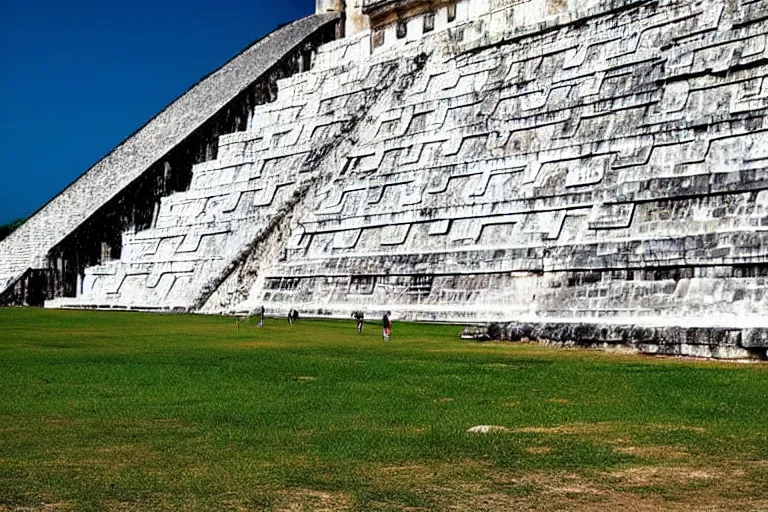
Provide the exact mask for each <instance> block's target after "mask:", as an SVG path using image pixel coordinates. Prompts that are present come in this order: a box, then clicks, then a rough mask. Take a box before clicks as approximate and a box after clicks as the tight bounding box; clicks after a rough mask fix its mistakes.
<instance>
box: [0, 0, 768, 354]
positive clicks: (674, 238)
mask: <svg viewBox="0 0 768 512" xmlns="http://www.w3.org/2000/svg"><path fill="white" fill-rule="evenodd" d="M321 4H322V5H321V6H320V7H321V8H323V9H324V8H327V6H328V5H331V7H332V8H334V7H333V5H335V4H334V3H333V2H321ZM332 4H333V5H332ZM385 4H386V5H385ZM424 5H426V4H424ZM354 7H355V9H356V11H355V15H358V14H359V13H360V12H369V13H372V15H374V17H373V18H372V19H371V23H372V26H373V31H372V32H367V31H363V32H361V33H360V34H358V35H355V36H352V37H347V38H346V39H343V40H339V41H335V42H332V43H329V44H327V45H324V46H323V47H321V48H320V50H319V52H318V54H317V56H316V58H315V59H314V61H313V62H314V65H313V68H312V69H311V70H310V71H308V72H306V73H302V74H299V75H295V76H293V77H291V78H287V79H284V80H281V81H280V82H279V91H278V94H277V98H276V100H275V101H274V102H272V103H269V104H267V105H262V106H257V107H255V108H254V109H253V115H252V116H251V118H250V119H249V123H248V127H247V130H245V131H241V132H237V133H233V134H229V135H222V136H221V137H219V139H218V151H217V154H216V157H215V159H212V160H210V161H206V162H202V163H199V164H197V165H196V166H195V167H194V168H193V169H192V173H191V178H190V183H189V187H188V189H187V190H185V191H183V192H178V193H173V194H171V195H168V196H167V197H164V198H163V200H162V203H161V204H160V205H159V207H158V211H157V214H156V216H155V218H154V221H153V224H152V226H151V227H150V229H145V230H141V231H138V232H129V233H126V234H125V235H124V239H123V241H122V244H121V247H122V251H121V254H120V259H119V260H118V261H111V262H106V263H104V264H103V265H99V266H95V267H92V268H90V269H88V270H87V271H86V273H85V276H84V279H83V286H82V292H81V293H80V294H79V296H78V297H77V298H76V299H66V300H59V301H56V302H53V303H51V305H61V306H70V307H115V306H117V307H135V308H140V309H151V308H182V309H194V310H200V311H204V312H222V311H233V310H250V309H253V308H254V307H257V306H260V305H262V304H264V305H266V307H267V308H268V309H270V310H274V311H276V312H277V311H287V310H288V309H290V308H292V307H298V308H299V309H300V310H302V312H303V313H305V314H320V315H339V316H345V317H347V316H349V312H351V311H353V310H358V309H367V310H369V311H370V312H372V313H373V312H378V311H383V310H391V311H393V312H394V313H395V315H396V316H397V317H399V318H403V319H417V320H430V321H453V322H491V321H496V322H509V321H517V322H519V324H514V325H513V326H510V327H509V328H508V333H509V336H510V337H512V338H522V337H526V338H531V339H542V340H552V341H555V342H578V343H584V344H596V345H599V344H608V345H612V344H629V345H632V346H636V347H638V348H639V349H640V350H643V351H646V352H651V353H670V354H675V353H679V354H687V355H703V356H708V357H741V356H746V355H749V354H750V352H749V350H753V349H760V348H762V347H763V345H764V344H765V341H764V340H765V335H764V332H763V329H766V328H768V285H767V284H766V283H767V282H768V281H767V280H768V5H766V3H765V2H761V1H752V0H685V1H672V0H653V1H651V0H610V1H609V0H603V1H600V0H568V1H559V0H558V1H557V2H553V1H551V0H515V1H504V0H463V1H460V2H457V3H455V5H454V4H453V3H452V2H433V3H431V4H429V8H428V9H426V8H423V5H422V4H420V3H419V2H412V1H403V2H364V3H362V2H357V3H355V6H354ZM398 9H404V10H403V11H398ZM376 13H380V17H378V18H377V17H375V16H379V14H376ZM392 13H395V14H398V15H402V14H407V15H408V16H401V17H399V18H398V17H397V16H395V17H394V18H391V14H392ZM348 14H349V13H348ZM348 21H349V18H348ZM358 28H359V27H358ZM38 229H43V228H42V227H39V228H38ZM2 248H3V246H2V245H0V250H2ZM44 256H45V254H43V253H35V254H31V255H28V257H27V256H25V257H24V258H26V259H25V261H30V260H32V259H34V258H40V257H44ZM21 266H23V265H21ZM29 266H34V265H29V264H27V267H29ZM10 274H12V273H10ZM10 274H7V275H10ZM621 326H624V327H621ZM627 326H628V327H627ZM744 329H752V330H751V331H750V330H744Z"/></svg>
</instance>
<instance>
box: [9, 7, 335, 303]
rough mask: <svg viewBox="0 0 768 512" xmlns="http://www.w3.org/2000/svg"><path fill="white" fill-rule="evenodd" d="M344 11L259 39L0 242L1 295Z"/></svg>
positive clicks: (317, 16)
mask: <svg viewBox="0 0 768 512" xmlns="http://www.w3.org/2000/svg"><path fill="white" fill-rule="evenodd" d="M337 19H338V14H335V13H328V14H317V15H312V16H308V17H306V18H303V19H301V20H298V21H296V22H293V23H291V24H288V25H286V26H284V27H281V28H279V29H277V30H275V31H274V32H272V33H271V34H269V35H268V36H266V37H264V38H263V39H260V40H259V41H257V42H255V43H254V44H253V45H251V46H250V47H248V48H246V49H245V50H244V51H243V52H242V53H240V54H239V55H237V56H236V57H234V58H233V59H232V60H230V61H229V62H227V63H226V64H224V65H223V66H222V67H221V68H219V69H218V70H216V71H215V72H213V73H211V74H210V75H208V76H207V77H205V78H204V79H203V80H201V81H200V82H199V83H198V84H196V85H195V86H193V87H192V88H191V89H190V90H189V91H187V92H186V93H185V94H183V95H182V96H181V97H179V98H178V99H176V100H175V101H174V102H173V103H171V104H170V105H168V106H167V107H166V108H165V109H164V110H162V111H161V112H160V113H159V114H157V115H156V116H155V117H153V118H152V119H151V120H150V121H149V122H147V124H145V125H144V126H143V127H142V128H140V129H139V130H137V131H136V132H135V133H134V134H132V135H131V136H130V137H128V138H127V139H126V140H125V141H123V142H122V143H121V144H120V145H118V146H117V147H116V148H115V149H114V150H112V151H111V152H110V153H109V154H107V155H106V156H105V157H104V158H103V159H101V160H100V161H99V162H97V163H96V164H95V165H94V166H93V167H91V168H90V169H88V171H86V172H85V173H84V174H83V175H82V176H81V177H80V178H78V179H77V180H76V181H75V182H74V183H72V184H71V185H69V187H67V188H66V189H65V190H64V191H63V192H61V193H60V194H59V195H58V196H56V197H55V198H53V199H52V200H51V201H49V202H48V203H47V204H46V205H44V206H43V207H42V208H41V209H40V210H38V211H37V212H36V213H35V214H34V215H33V216H32V217H31V218H30V219H29V220H28V221H27V222H26V223H24V224H23V225H22V226H20V227H19V228H18V229H17V230H16V231H15V232H14V233H13V234H11V235H10V236H9V237H8V238H7V239H5V240H4V241H2V242H0V295H2V294H3V292H5V291H6V290H7V289H8V287H10V286H12V285H13V284H14V283H15V282H17V280H18V279H19V277H20V276H22V275H23V274H24V273H26V272H27V271H28V270H29V269H33V268H43V267H44V266H45V265H46V256H47V254H48V253H49V251H51V249H53V248H54V247H55V246H56V245H57V244H59V243H60V242H61V241H62V240H63V239H64V238H65V237H67V236H68V235H69V234H70V233H72V232H73V230H75V229H76V228H77V227H78V226H80V225H82V224H83V223H84V222H85V221H86V220H88V218H89V217H91V216H92V215H94V214H95V213H96V212H97V211H98V210H99V208H101V207H103V206H104V205H105V204H106V203H107V202H108V201H110V200H111V199H113V198H114V197H115V196H116V195H118V194H119V193H120V191H121V190H123V189H124V188H125V187H126V186H128V185H129V184H131V183H132V182H133V181H135V180H136V179H137V178H139V177H140V176H141V175H142V174H143V173H145V172H146V171H147V170H148V169H149V168H150V167H151V166H152V165H153V164H155V163H157V162H158V161H159V160H160V159H161V158H162V157H163V156H164V155H166V154H167V153H168V152H169V151H171V150H172V149H173V148H174V147H176V146H177V145H178V144H180V143H181V142H182V141H184V140H185V139H186V138H187V137H188V136H190V135H191V134H192V133H193V132H195V130H197V129H198V128H200V127H201V126H202V125H203V124H204V123H205V122H206V121H208V120H209V119H211V118H212V117H213V116H214V115H216V114H217V113H218V112H219V111H220V110H221V109H222V108H224V107H225V106H226V105H227V104H228V103H229V102H230V101H231V100H232V99H234V98H235V97H236V96H237V95H238V94H240V93H241V92H243V91H244V90H245V89H246V88H247V87H248V86H249V85H251V84H252V83H254V82H255V81H256V80H258V79H259V78H260V77H261V76H262V75H264V74H265V73H267V72H268V71H269V70H270V69H271V68H273V67H274V66H275V65H276V64H278V63H279V62H280V61H281V59H283V57H284V56H285V55H287V54H288V53H289V52H291V51H292V50H294V49H295V48H297V47H298V46H299V45H301V44H302V43H303V42H304V41H306V40H307V39H308V38H310V37H311V36H312V35H313V34H315V33H317V32H318V31H320V30H323V29H326V28H327V27H328V25H330V24H332V23H335V22H336V21H337Z"/></svg>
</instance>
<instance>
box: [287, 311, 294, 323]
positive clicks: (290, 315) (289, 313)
mask: <svg viewBox="0 0 768 512" xmlns="http://www.w3.org/2000/svg"><path fill="white" fill-rule="evenodd" d="M293 312H294V309H293V308H291V309H289V310H288V325H293Z"/></svg>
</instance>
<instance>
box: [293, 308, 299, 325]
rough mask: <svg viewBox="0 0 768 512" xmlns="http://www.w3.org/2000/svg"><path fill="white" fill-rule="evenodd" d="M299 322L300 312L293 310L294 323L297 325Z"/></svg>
mask: <svg viewBox="0 0 768 512" xmlns="http://www.w3.org/2000/svg"><path fill="white" fill-rule="evenodd" d="M298 321H299V310H298V309H294V310H293V323H296V322H298Z"/></svg>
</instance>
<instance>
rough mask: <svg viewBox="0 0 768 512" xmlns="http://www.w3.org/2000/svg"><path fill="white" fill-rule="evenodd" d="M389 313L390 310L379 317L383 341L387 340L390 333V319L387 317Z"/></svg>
mask: <svg viewBox="0 0 768 512" xmlns="http://www.w3.org/2000/svg"><path fill="white" fill-rule="evenodd" d="M391 314H392V312H391V311H387V312H386V313H384V317H383V318H382V319H381V335H382V337H383V338H384V341H389V335H390V334H391V333H392V320H390V319H389V315H391Z"/></svg>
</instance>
